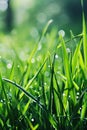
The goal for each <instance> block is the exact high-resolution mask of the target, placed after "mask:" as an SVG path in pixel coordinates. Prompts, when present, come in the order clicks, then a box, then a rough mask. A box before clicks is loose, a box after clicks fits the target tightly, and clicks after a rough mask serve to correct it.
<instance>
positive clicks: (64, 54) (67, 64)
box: [61, 37, 72, 87]
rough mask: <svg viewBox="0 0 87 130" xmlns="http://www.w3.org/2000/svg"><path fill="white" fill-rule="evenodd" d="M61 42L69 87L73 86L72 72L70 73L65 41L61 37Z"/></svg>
mask: <svg viewBox="0 0 87 130" xmlns="http://www.w3.org/2000/svg"><path fill="white" fill-rule="evenodd" d="M61 44H62V54H63V64H64V71H65V75H66V77H67V82H68V87H71V83H72V81H71V73H70V65H69V58H68V54H67V50H66V46H65V41H64V40H63V38H62V37H61Z"/></svg>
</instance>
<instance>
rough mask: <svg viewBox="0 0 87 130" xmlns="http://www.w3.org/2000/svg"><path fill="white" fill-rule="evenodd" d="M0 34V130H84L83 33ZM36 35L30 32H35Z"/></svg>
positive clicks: (86, 70)
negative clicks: (68, 34)
mask: <svg viewBox="0 0 87 130" xmlns="http://www.w3.org/2000/svg"><path fill="white" fill-rule="evenodd" d="M52 22H53V21H52V20H49V21H48V23H47V24H46V26H45V27H44V28H43V30H42V32H41V33H33V32H34V31H33V32H32V34H31V35H29V34H28V30H26V29H24V31H21V30H20V29H19V30H13V31H12V32H11V33H10V34H3V33H1V34H0V129H1V130H70V129H71V130H86V129H87V102H86V100H87V33H86V20H85V16H84V12H83V13H82V32H80V33H79V34H78V35H74V33H73V32H72V31H70V36H68V37H67V34H66V32H64V31H63V30H57V29H56V28H54V27H53V28H51V29H49V27H50V25H51V24H52ZM35 32H36V31H35Z"/></svg>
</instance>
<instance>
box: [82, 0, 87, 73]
mask: <svg viewBox="0 0 87 130" xmlns="http://www.w3.org/2000/svg"><path fill="white" fill-rule="evenodd" d="M81 5H82V20H83V21H82V22H83V26H82V32H83V53H84V62H85V68H86V71H87V31H86V20H85V15H84V7H83V0H81Z"/></svg>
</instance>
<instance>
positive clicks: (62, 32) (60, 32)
mask: <svg viewBox="0 0 87 130" xmlns="http://www.w3.org/2000/svg"><path fill="white" fill-rule="evenodd" d="M58 35H59V36H62V37H64V36H65V31H64V30H62V29H61V30H60V31H59V32H58Z"/></svg>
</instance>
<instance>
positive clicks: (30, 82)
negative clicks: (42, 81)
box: [20, 58, 48, 99]
mask: <svg viewBox="0 0 87 130" xmlns="http://www.w3.org/2000/svg"><path fill="white" fill-rule="evenodd" d="M47 59H48V58H46V59H45V61H44V62H43V64H42V65H41V67H40V68H39V70H38V71H37V72H36V74H35V75H34V77H33V78H32V79H31V80H30V81H29V82H28V84H27V85H26V86H25V90H27V89H28V88H29V86H30V85H31V84H32V83H33V81H34V80H35V79H36V77H37V76H38V75H39V73H40V71H41V70H42V68H43V66H44V64H45V63H46V61H47ZM23 95H24V93H21V94H20V99H21V98H22V97H23Z"/></svg>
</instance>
